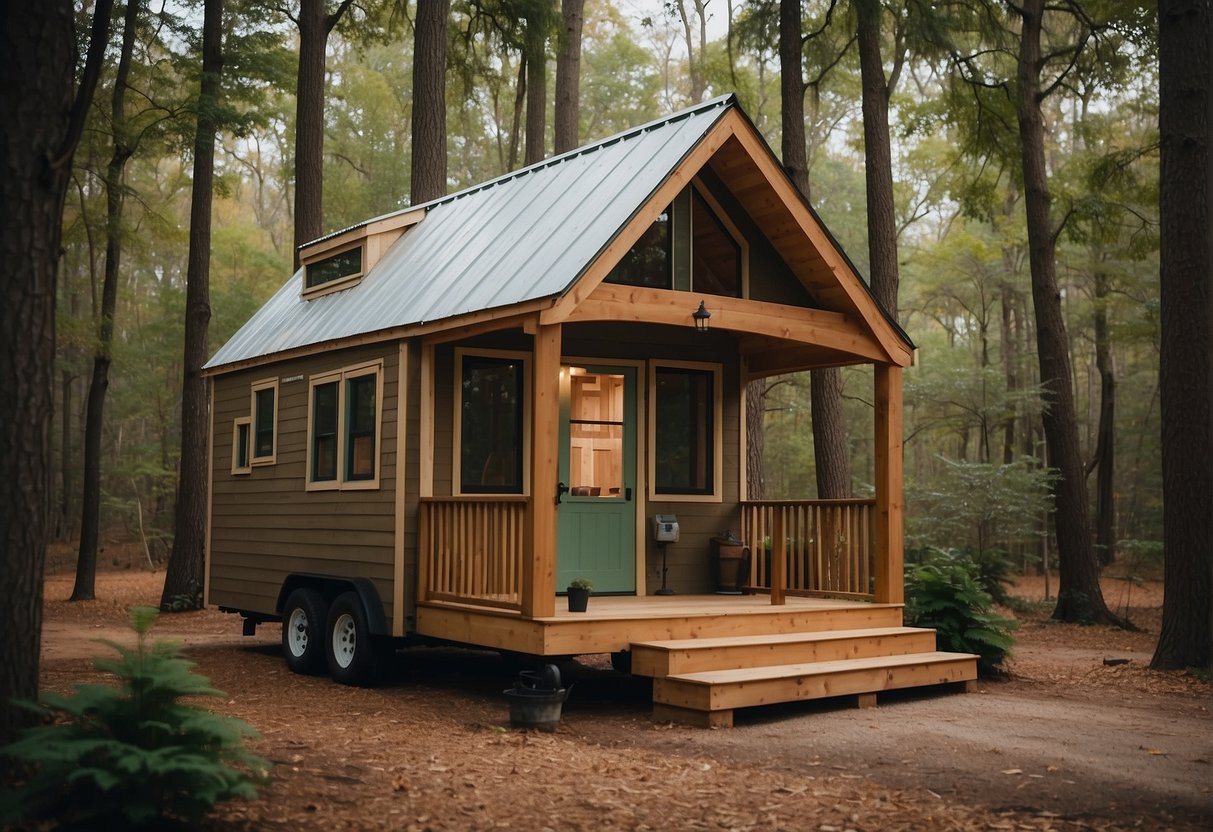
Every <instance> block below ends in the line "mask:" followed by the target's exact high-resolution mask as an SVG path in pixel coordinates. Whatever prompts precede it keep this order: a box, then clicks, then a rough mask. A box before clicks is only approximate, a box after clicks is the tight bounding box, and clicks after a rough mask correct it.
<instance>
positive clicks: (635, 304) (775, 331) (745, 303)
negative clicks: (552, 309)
mask: <svg viewBox="0 0 1213 832" xmlns="http://www.w3.org/2000/svg"><path fill="white" fill-rule="evenodd" d="M700 300H702V301H704V305H705V306H706V307H707V309H708V311H709V312H711V313H712V317H711V319H710V324H711V327H712V328H713V329H725V330H728V331H730V332H740V333H746V334H752V335H761V336H766V337H774V338H780V339H783V340H785V341H791V342H794V343H799V344H810V345H814V346H823V347H829V348H830V349H832V350H836V351H838V352H842V353H846V354H848V355H853V356H856V357H858V358H860V359H864V360H867V361H884V360H886V355H885V351H884V348H883V347H881V345H880V344H879V343H878V342H877V341H876V340H875V339H874V338H872V336H871V335H870V334H869V333H868V332H867V330H866V329H865V328H863V327H861V326H860V325H859V324H858V323H857V322H855V321H854V320H853V319H852V318H850V317H848V316H847V315H843V314H841V313H838V312H827V311H824V310H821V309H808V308H805V307H802V306H788V305H786V304H782V303H769V302H767V301H759V300H747V299H743V298H729V297H723V296H721V295H700V294H697V293H695V292H675V291H671V290H669V289H647V288H643V287H639V286H620V285H616V284H613V283H603V284H600V285H599V286H598V288H596V289H595V290H594V291H593V292H592V293H591V294H590V295H589V296H588V297H587V298H586V299H585V300H584V301H582V302H581V304H580V305H579V306H578V307H577V308H576V309H575V310H573V311H572V312H570V313H569V315H568V316H567V318H566V319H565V320H567V321H570V322H573V321H629V322H632V321H634V322H638V323H658V324H669V325H672V326H685V327H688V328H689V327H691V326H693V325H694V320H693V319H692V318H691V313H692V312H694V311H695V309H696V307H697V306H698V301H700Z"/></svg>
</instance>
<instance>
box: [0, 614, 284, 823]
mask: <svg viewBox="0 0 1213 832" xmlns="http://www.w3.org/2000/svg"><path fill="white" fill-rule="evenodd" d="M156 615H157V611H156V610H155V609H153V608H151V607H136V608H134V609H133V610H131V624H132V626H133V628H134V630H135V632H136V634H137V636H138V638H137V643H136V646H135V647H134V649H131V648H127V647H123V646H122V645H119V644H116V643H114V642H112V641H104V640H103V641H102V643H103V644H106V645H108V646H109V647H112V648H113V649H114V650H116V651H117V652H118V657H117V658H96V659H94V660H93V665H94V667H96V668H97V669H98V670H101V671H106V672H109V673H112V674H113V675H115V676H116V677H118V685H117V686H116V687H114V686H106V685H92V684H89V685H77V686H76V692H75V694H74V695H72V696H58V695H55V694H47V695H46V696H45V697H43V703H44V704H43V705H42V706H38V705H30V704H28V703H23V704H25V706H26V707H28V708H31V709H32V710H34V711H36V712H38V713H39V714H40V715H41V716H42V717H43V718H44V719H45V720H47V721H48V722H49V724H45V725H39V726H35V727H33V728H27V729H26V730H25V731H23V732H22V734H21V735H20V736H19V737H18V738H17V740H16V741H15V742H13V743H12V744H10V745H8V746H7V747H5V748H2V749H0V755H3V756H5V757H8V758H10V760H11V761H12V762H14V763H15V764H16V765H17V766H18V767H20V768H21V769H24V770H25V771H27V772H29V775H28V777H27V778H26V779H25V781H24V782H23V783H21V784H20V785H19V786H18V787H17V788H16V789H14V790H12V791H9V792H7V793H4V794H0V825H3V824H6V823H14V822H19V821H28V820H34V819H47V818H49V819H52V820H55V821H57V822H58V823H59V824H60V825H61V826H63V827H66V828H83V829H102V828H106V829H108V828H141V827H148V826H151V825H154V824H159V823H162V822H163V821H165V820H169V821H177V822H183V823H188V824H193V823H196V822H197V821H198V820H199V819H200V818H202V817H203V816H204V815H206V814H207V813H208V812H209V811H210V810H211V809H212V808H213V807H214V805H215V804H216V803H218V802H220V801H223V800H227V799H230V798H233V797H244V798H250V799H251V798H255V797H256V794H257V792H256V786H257V785H259V784H260V783H262V782H264V781H265V779H266V776H267V773H268V769H269V763H268V762H267V761H266V760H264V759H262V758H261V757H258V756H257V755H255V754H253V753H252V752H250V751H249V750H248V749H247V748H245V744H244V743H245V740H247V739H250V738H254V737H256V732H255V731H254V730H253V729H252V728H251V727H250V726H249V725H248V724H247V723H245V722H242V721H241V720H238V719H233V718H230V717H225V716H220V715H217V714H213V713H210V712H208V711H205V710H202V709H201V708H198V707H195V706H192V705H188V704H184V703H182V702H180V701H179V700H181V699H182V698H184V697H192V696H208V697H222V696H223V694H222V693H220V692H219V691H217V690H215V689H214V688H213V687H211V684H210V681H209V680H208V679H207V678H206V677H204V676H201V675H199V674H197V673H194V672H193V670H192V668H193V667H194V663H193V662H191V661H189V660H187V659H186V658H185V657H184V656H183V655H182V654H181V648H180V646H179V645H176V644H171V643H166V642H157V643H155V644H149V643H148V632H149V631H150V629H151V627H152V624H153V623H154V622H155V620H156ZM51 720H53V721H51Z"/></svg>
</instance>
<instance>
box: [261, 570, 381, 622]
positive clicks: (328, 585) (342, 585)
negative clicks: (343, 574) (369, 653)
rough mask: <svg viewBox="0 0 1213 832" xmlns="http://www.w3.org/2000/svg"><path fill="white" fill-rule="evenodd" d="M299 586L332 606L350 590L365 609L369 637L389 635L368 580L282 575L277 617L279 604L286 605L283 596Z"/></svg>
mask: <svg viewBox="0 0 1213 832" xmlns="http://www.w3.org/2000/svg"><path fill="white" fill-rule="evenodd" d="M302 586H307V587H312V588H313V589H316V590H318V591H319V592H320V593H321V594H322V595H324V599H325V601H326V602H327V603H329V604H331V603H333V599H335V598H336V597H337V596H338V595H340V594H341V593H343V592H349V591H351V590H353V591H354V592H356V593H357V594H358V599H359V600H360V601H362V608H363V609H364V610H366V620H367V626H368V628H369V629H370V631H371V634H372V635H377V636H390V635H391V634H392V631H391V628H390V627H389V626H388V621H387V616H386V615H385V614H384V612H383V601H381V600H380V599H379V593H378V592H377V591H376V590H375V585H374V584H373V583H371V581H370V579H368V578H339V577H335V576H333V575H317V574H314V573H310V572H292V573H291V574H290V575H287V576H286V580H284V581H283V582H282V588H281V589H279V590H278V601H277V603H276V606H275V609H276V610H277V611H278V613H279V614H281V613H282V605H283V604H285V603H286V599H287V597H289V596H290V594H291V593H292V592H294V591H295V590H296V589H298V588H299V587H302Z"/></svg>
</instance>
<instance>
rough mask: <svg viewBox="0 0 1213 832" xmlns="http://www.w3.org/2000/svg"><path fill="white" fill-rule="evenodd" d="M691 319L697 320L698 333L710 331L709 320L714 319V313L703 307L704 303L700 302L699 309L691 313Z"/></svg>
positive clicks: (696, 328)
mask: <svg viewBox="0 0 1213 832" xmlns="http://www.w3.org/2000/svg"><path fill="white" fill-rule="evenodd" d="M691 317H692V318H694V319H695V331H696V332H707V331H708V319H709V318H711V317H712V313H711V312H709V311H708V308H707V307H706V306H704V305H703V301H699V308H698V309H696V310H695V311H694V312H692V313H691Z"/></svg>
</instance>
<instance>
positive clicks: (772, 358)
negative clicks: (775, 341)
mask: <svg viewBox="0 0 1213 832" xmlns="http://www.w3.org/2000/svg"><path fill="white" fill-rule="evenodd" d="M743 354H744V355H745V362H746V363H745V369H746V380H747V381H753V380H754V379H756V378H766V377H767V376H777V375H783V374H785V373H798V372H800V371H802V370H816V369H817V368H818V367H846V366H850V365H852V364H861V363H866V362H864V361H863V360H862V359H860V358H857V357H855V356H853V355H844V354H842V353H838V352H835V351H833V350H827V349H823V348H821V347H804V346H789V347H783V348H771V349H765V350H759V351H756V352H750V353H743Z"/></svg>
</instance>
